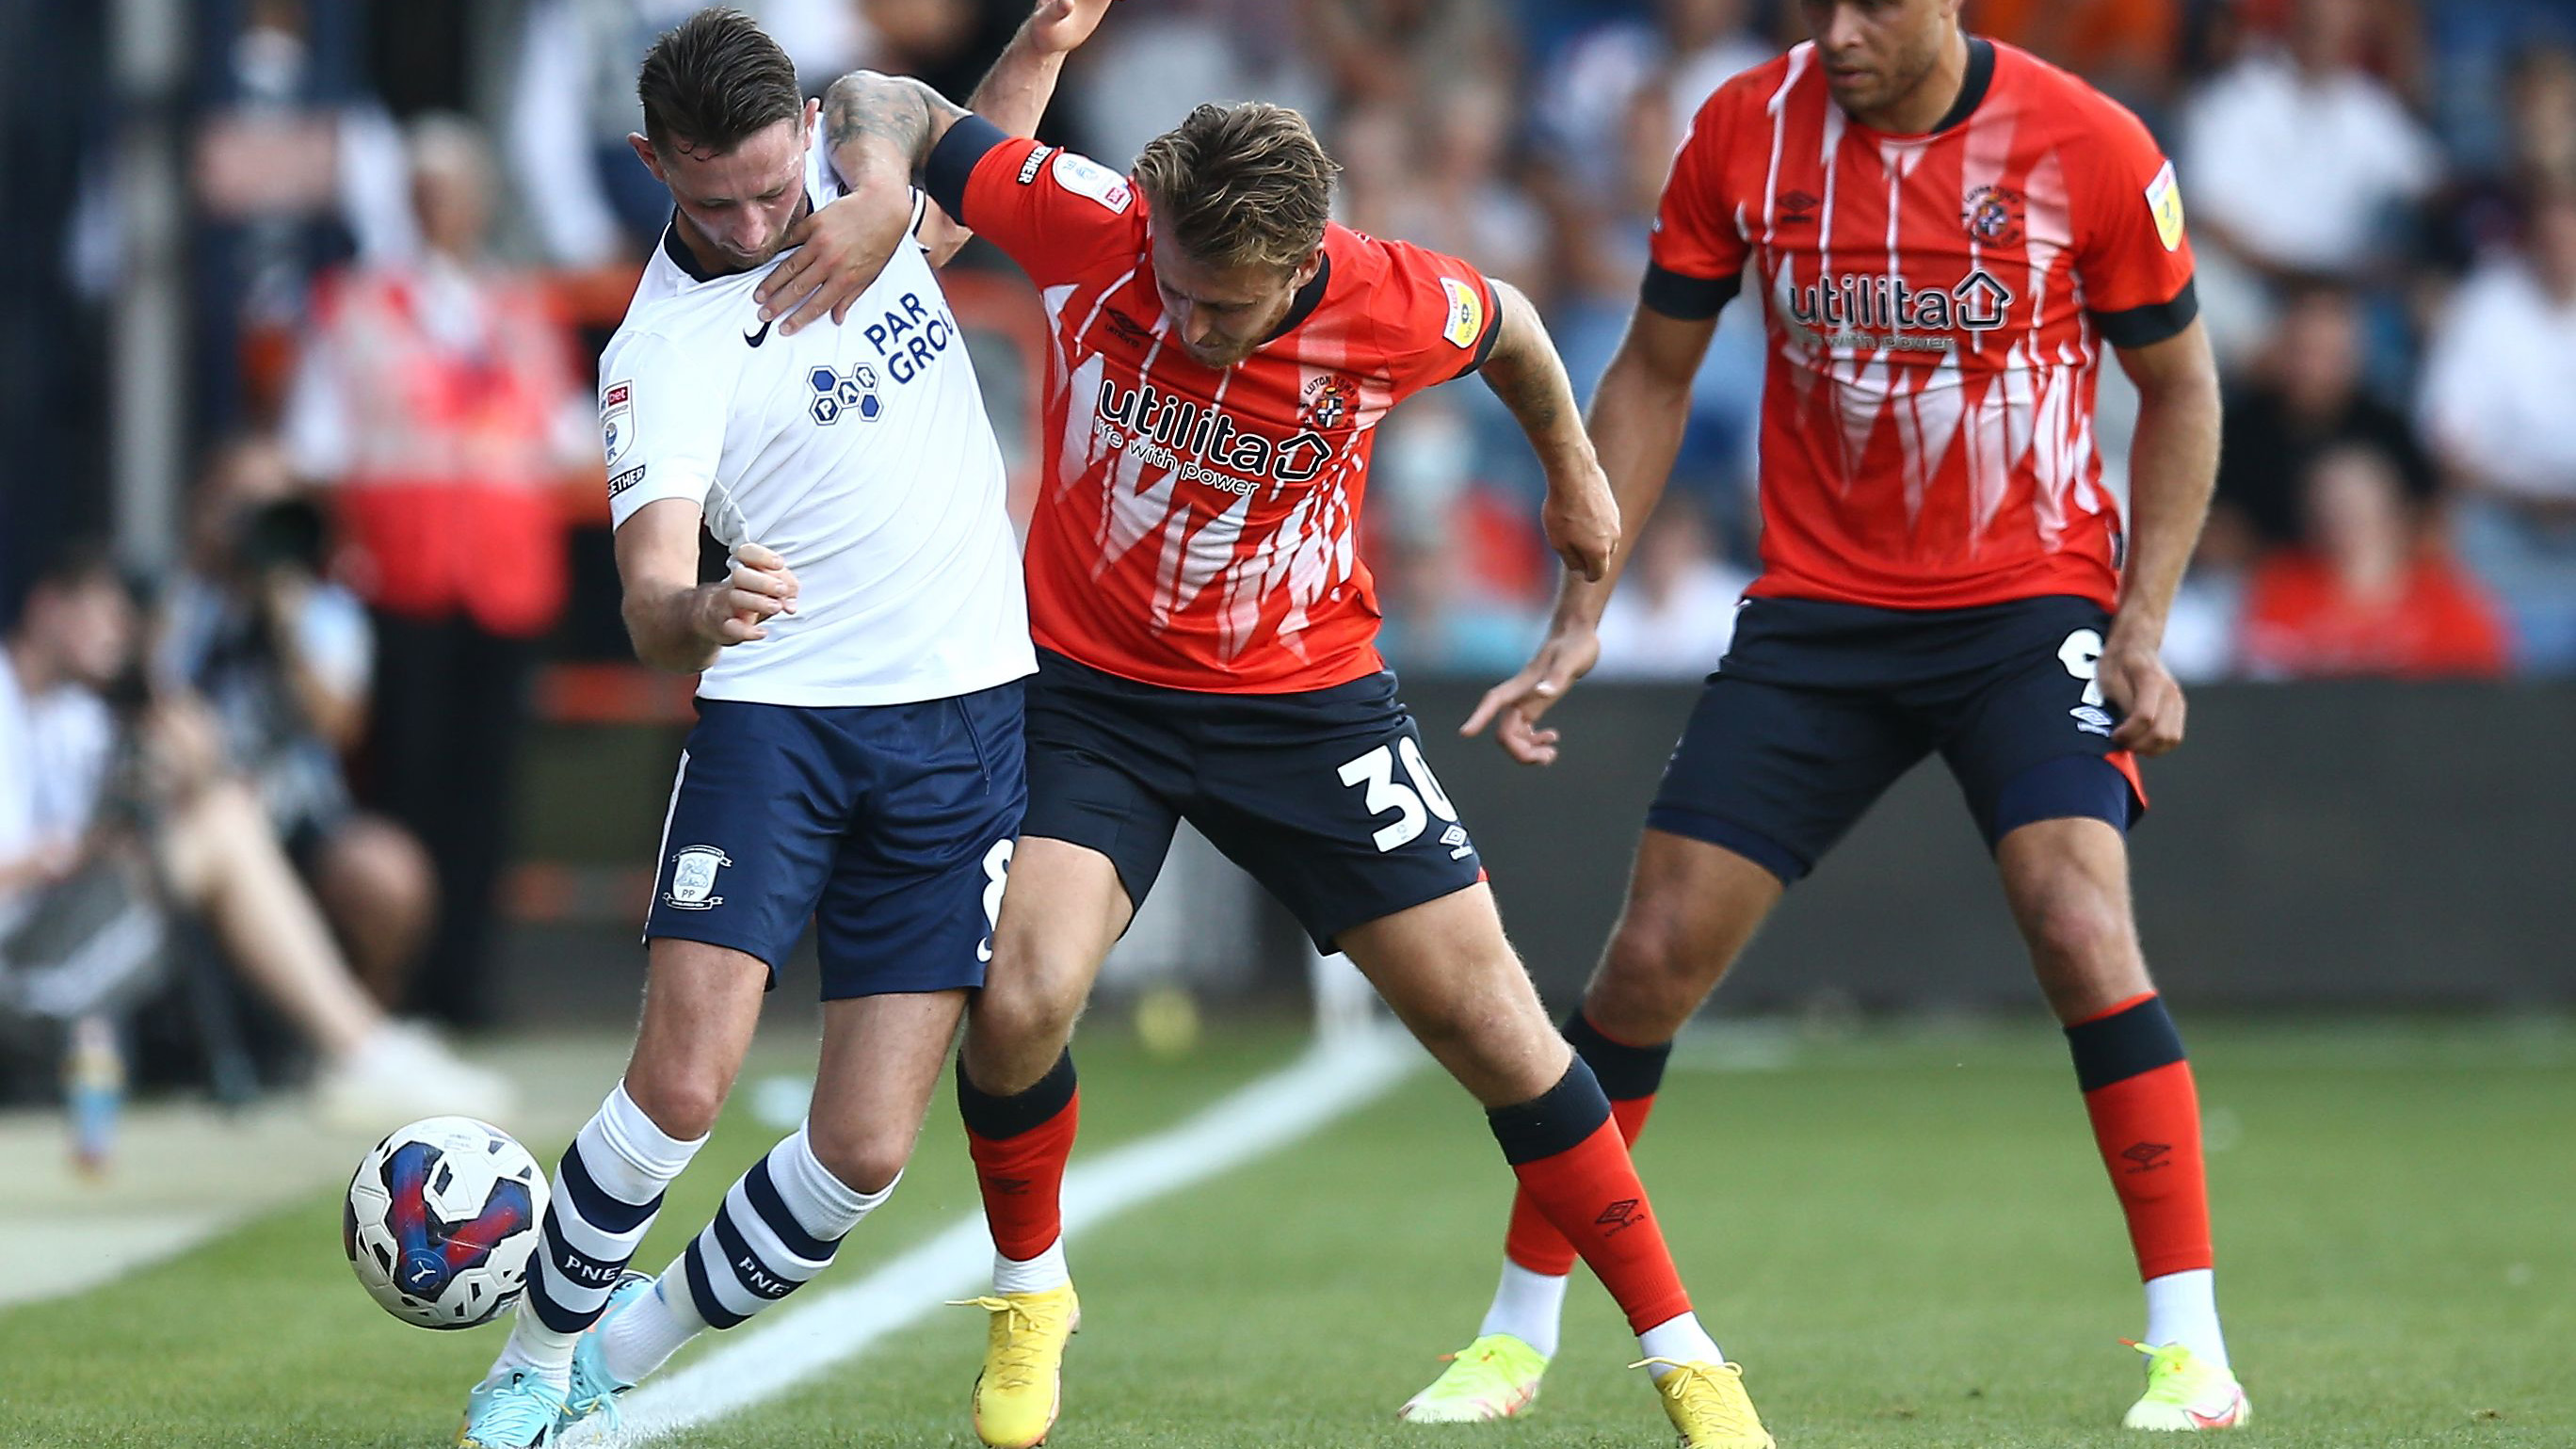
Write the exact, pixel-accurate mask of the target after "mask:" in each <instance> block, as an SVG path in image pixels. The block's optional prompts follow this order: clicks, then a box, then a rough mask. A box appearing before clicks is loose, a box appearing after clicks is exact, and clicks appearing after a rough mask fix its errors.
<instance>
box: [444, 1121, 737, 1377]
mask: <svg viewBox="0 0 2576 1449" xmlns="http://www.w3.org/2000/svg"><path fill="white" fill-rule="evenodd" d="M705 1142H706V1139H705V1138H703V1137H701V1138H699V1139H697V1140H696V1141H694V1142H683V1141H681V1140H679V1139H678V1138H676V1137H673V1136H671V1135H670V1134H669V1133H667V1132H664V1131H663V1130H662V1129H661V1128H659V1127H657V1126H655V1125H653V1119H652V1118H650V1117H647V1116H645V1115H644V1109H643V1108H641V1107H638V1106H636V1105H635V1099H634V1098H633V1097H630V1096H628V1095H627V1094H626V1084H625V1083H624V1082H622V1081H621V1082H619V1083H618V1084H617V1086H616V1088H615V1089H614V1090H612V1091H610V1092H609V1094H608V1100H607V1101H605V1102H603V1103H601V1104H600V1107H599V1111H598V1112H597V1113H596V1114H595V1115H593V1116H592V1117H591V1119H590V1121H589V1122H587V1123H585V1124H583V1126H582V1129H581V1131H580V1132H579V1133H577V1134H575V1135H574V1137H573V1139H572V1145H571V1146H569V1147H567V1148H565V1149H564V1155H563V1158H562V1160H561V1162H560V1163H558V1164H557V1166H556V1168H555V1178H554V1190H553V1192H552V1193H551V1194H550V1195H549V1196H548V1198H547V1201H546V1215H545V1226H544V1228H543V1229H542V1230H541V1232H540V1236H539V1238H538V1242H537V1252H536V1255H535V1257H534V1258H533V1259H532V1260H531V1261H530V1263H529V1266H528V1287H527V1296H526V1297H525V1298H523V1299H522V1300H521V1301H520V1304H519V1310H518V1313H517V1315H516V1316H515V1317H513V1318H512V1319H511V1321H510V1339H509V1342H507V1343H506V1344H504V1345H502V1347H501V1356H500V1358H499V1359H498V1360H497V1361H496V1362H495V1363H494V1364H493V1365H492V1371H493V1372H494V1373H500V1372H503V1371H506V1370H509V1369H529V1370H532V1371H534V1372H535V1373H536V1374H537V1375H538V1376H539V1377H541V1378H544V1379H546V1380H547V1381H549V1382H551V1383H553V1384H554V1385H556V1386H557V1387H562V1386H563V1385H564V1384H565V1383H567V1382H568V1381H569V1379H570V1375H571V1372H572V1348H573V1342H574V1340H576V1339H578V1338H580V1337H581V1334H582V1330H583V1329H585V1328H588V1327H589V1326H590V1324H591V1323H592V1322H593V1321H594V1320H596V1319H597V1317H598V1316H599V1311H600V1309H601V1308H602V1307H604V1306H605V1305H606V1304H607V1302H608V1293H609V1290H610V1289H611V1288H614V1287H615V1286H616V1285H617V1277H618V1274H620V1273H622V1272H624V1271H625V1269H626V1264H627V1262H628V1260H629V1259H631V1258H632V1257H633V1256H634V1254H635V1248H636V1245H637V1244H639V1243H641V1242H643V1240H644V1234H645V1233H646V1232H647V1231H648V1230H650V1229H651V1228H652V1226H653V1219H654V1217H655V1215H656V1214H658V1213H659V1212H660V1211H661V1206H662V1190H663V1189H664V1188H666V1187H669V1186H670V1185H671V1181H672V1179H674V1178H676V1177H678V1176H679V1175H680V1173H681V1171H682V1170H683V1169H685V1168H687V1167H688V1165H689V1159H690V1158H692V1157H694V1156H696V1155H697V1151H698V1148H699V1147H701V1146H703V1145H704V1144H705ZM549 1318H551V1319H553V1320H554V1322H552V1323H549V1322H548V1321H547V1320H548V1319H549Z"/></svg>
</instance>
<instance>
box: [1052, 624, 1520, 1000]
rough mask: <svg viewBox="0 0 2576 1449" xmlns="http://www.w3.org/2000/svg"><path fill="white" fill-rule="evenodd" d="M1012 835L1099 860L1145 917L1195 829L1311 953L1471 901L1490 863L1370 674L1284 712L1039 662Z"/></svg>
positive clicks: (1297, 700)
mask: <svg viewBox="0 0 2576 1449" xmlns="http://www.w3.org/2000/svg"><path fill="white" fill-rule="evenodd" d="M1028 770H1029V808H1028V815H1027V818H1026V823H1025V824H1024V825H1023V826H1022V827H1021V834H1022V835H1023V836H1024V837H1025V836H1038V837H1044V838H1046V839H1050V840H1062V841H1067V842H1070V843H1071V844H1074V845H1080V846H1085V847H1088V848H1090V849H1092V850H1096V851H1099V852H1100V853H1101V854H1103V855H1105V856H1108V857H1109V859H1110V860H1111V862H1112V863H1114V864H1115V865H1116V866H1117V867H1118V879H1119V881H1120V883H1121V884H1123V885H1124V886H1125V887H1126V890H1127V897H1128V899H1129V901H1131V902H1132V903H1134V904H1136V905H1139V906H1141V905H1143V904H1144V903H1145V896H1146V893H1147V892H1149V891H1151V890H1152V889H1153V888H1154V877H1155V876H1156V875H1157V874H1159V873H1160V872H1161V870H1162V868H1163V858H1164V856H1165V855H1166V854H1168V853H1169V851H1170V850H1171V845H1172V833H1173V831H1174V830H1175V829H1176V828H1177V827H1178V826H1179V824H1180V822H1181V821H1183V820H1187V821H1189V822H1190V824H1192V825H1193V826H1196V827H1197V828H1198V831H1199V833H1200V834H1202V835H1205V836H1206V837H1207V838H1208V841H1209V843H1210V844H1212V845H1214V846H1215V847H1216V848H1217V849H1218V850H1220V851H1223V852H1224V853H1225V855H1226V857H1227V858H1228V859H1230V860H1232V861H1233V862H1234V863H1235V864H1237V865H1239V866H1241V867H1243V868H1244V870H1245V871H1247V872H1249V873H1250V874H1251V876H1252V878H1253V879H1255V880H1257V881H1259V882H1261V884H1262V885H1263V886H1264V887H1266V888H1267V889H1268V890H1269V891H1270V892H1271V894H1273V895H1276V896H1277V897H1278V898H1279V899H1280V901H1281V902H1282V903H1284V904H1285V905H1286V906H1287V907H1288V909H1289V910H1290V911H1291V912H1292V913H1294V914H1295V915H1296V917H1297V920H1298V923H1299V924H1300V925H1302V926H1304V927H1305V928H1306V932H1307V934H1308V935H1310V936H1312V937H1314V939H1315V944H1316V946H1317V947H1319V948H1320V949H1323V950H1328V951H1329V950H1331V949H1333V940H1334V938H1335V937H1336V936H1338V935H1339V934H1341V933H1342V932H1343V931H1346V930H1349V929H1350V928H1351V927H1353V926H1359V925H1364V924H1366V923H1368V922H1370V921H1374V920H1378V919H1380V918H1382V917H1385V916H1391V915H1393V914H1395V913H1396V912H1398V911H1402V910H1407V909H1410V908H1411V907H1414V906H1418V905H1421V904H1423V903H1425V902H1427V901H1434V900H1438V899H1439V898H1440V897H1442V896H1446V895H1450V894H1452V893H1454V892H1457V891H1460V890H1464V889H1466V888H1467V887H1468V886H1471V885H1474V884H1475V883H1476V882H1478V881H1480V880H1482V879H1484V863H1483V862H1482V861H1481V860H1479V859H1478V858H1477V855H1476V847H1475V843H1474V842H1473V841H1471V840H1470V839H1469V838H1468V835H1467V828H1466V826H1464V825H1463V824H1461V823H1459V819H1458V808H1457V806H1456V805H1454V804H1452V803H1451V801H1450V799H1449V796H1448V794H1447V792H1445V791H1443V790H1442V789H1441V788H1440V782H1439V781H1438V780H1436V779H1434V778H1433V777H1432V774H1431V768H1430V766H1429V765H1427V764H1426V763H1424V761H1423V758H1422V736H1421V733H1420V732H1419V731H1418V730H1416V729H1415V728H1414V725H1413V717H1412V716H1411V715H1410V714H1408V713H1406V711H1405V708H1404V705H1403V704H1402V702H1400V701H1399V700H1397V698H1396V696H1395V676H1394V675H1392V674H1386V673H1379V674H1373V675H1370V676H1368V677H1366V678H1364V679H1355V680H1352V681H1351V682H1350V683H1348V684H1340V685H1335V686H1334V687H1332V688H1330V689H1318V690H1308V691H1304V692H1300V693H1294V694H1210V693H1201V692H1198V691H1195V690H1182V689H1165V688H1162V687H1159V686H1156V685H1150V684H1140V683H1137V682H1136V681H1134V680H1130V679H1122V678H1120V677H1118V676H1116V675H1113V674H1105V673H1103V672H1101V671H1099V670H1097V669H1093V668H1090V667H1088V666H1086V665H1083V664H1079V663H1076V662H1075V661H1073V660H1071V659H1068V658H1066V657H1064V656H1063V655H1061V654H1055V653H1051V652H1048V651H1046V650H1040V651H1039V652H1038V673H1037V677H1036V678H1035V679H1034V680H1032V681H1031V682H1030V685H1029V696H1028Z"/></svg>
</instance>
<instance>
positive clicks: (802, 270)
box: [755, 0, 1110, 336]
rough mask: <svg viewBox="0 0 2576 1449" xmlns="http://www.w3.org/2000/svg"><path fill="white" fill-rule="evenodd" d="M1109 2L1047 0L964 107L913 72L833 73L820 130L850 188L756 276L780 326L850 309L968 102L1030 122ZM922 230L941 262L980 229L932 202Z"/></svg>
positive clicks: (1014, 123) (1026, 127)
mask: <svg viewBox="0 0 2576 1449" xmlns="http://www.w3.org/2000/svg"><path fill="white" fill-rule="evenodd" d="M1109 4H1110V0H1041V3H1039V5H1038V6H1037V8H1035V9H1034V10H1032V11H1030V12H1029V18H1028V19H1026V20H1024V21H1022V22H1021V23H1020V28H1019V30H1018V31H1017V33H1015V34H1014V35H1012V37H1011V43H1010V44H1009V45H1008V46H1006V47H1004V48H1003V51H1002V54H1001V57H1000V58H999V59H997V60H995V61H994V62H993V68H992V69H991V70H989V71H987V72H985V74H984V79H983V81H982V83H981V84H979V85H977V86H976V87H975V94H974V95H973V96H972V97H970V98H969V99H968V102H967V106H965V107H960V106H958V105H956V104H955V103H954V102H952V101H950V100H949V99H948V98H947V97H946V96H943V95H941V94H940V93H939V92H937V91H936V90H933V89H931V88H930V87H929V86H928V85H926V84H924V83H923V82H921V81H919V80H916V79H914V78H912V77H910V76H889V75H882V74H879V73H878V72H876V71H868V70H862V71H852V72H851V73H850V74H848V75H845V76H843V77H841V78H840V79H839V80H837V81H834V82H833V83H832V87H831V89H830V90H828V91H826V92H824V94H823V139H824V145H825V146H826V147H828V148H829V152H830V154H829V157H828V159H829V160H830V162H831V165H832V169H833V170H834V171H835V172H837V173H839V175H840V178H841V182H842V185H843V186H844V187H846V188H847V194H846V195H844V196H843V197H842V198H841V199H840V200H838V201H836V202H833V203H832V204H831V205H829V206H827V207H824V208H823V209H822V210H820V211H818V212H815V213H814V214H813V215H812V216H809V217H807V218H805V219H804V220H803V221H801V222H798V223H797V224H796V226H795V228H794V229H793V230H791V231H790V232H789V233H788V238H787V240H788V244H789V245H790V246H792V247H794V248H795V251H793V252H792V253H790V254H789V255H788V257H787V258H786V259H785V260H784V261H782V262H780V263H779V264H778V266H777V268H776V269H775V270H774V271H772V272H771V273H770V274H769V277H768V278H767V279H766V280H765V281H763V282H762V283H761V284H760V288H759V291H758V292H757V293H756V294H755V295H756V296H757V297H758V299H759V301H760V304H761V315H762V316H764V317H768V316H783V317H784V318H785V320H784V321H783V322H782V323H781V324H780V326H779V331H780V333H781V334H782V335H788V336H792V335H794V334H795V333H796V332H797V331H799V330H800V329H802V328H803V327H805V326H806V325H807V324H809V323H812V322H816V321H819V320H821V318H822V317H823V315H824V314H825V313H827V312H828V313H830V314H831V317H832V320H833V321H835V322H839V321H841V320H843V319H844V318H846V317H847V316H848V315H849V312H850V304H851V303H852V302H853V301H855V300H857V298H858V295H859V293H861V292H863V291H866V290H867V287H868V284H869V283H870V282H873V281H875V280H876V278H877V273H878V272H880V271H882V270H884V268H885V264H886V260H887V259H888V258H890V257H892V256H893V255H894V252H895V248H897V247H899V246H901V245H903V237H904V230H905V227H906V225H908V224H909V223H910V221H911V219H912V185H913V182H914V180H915V178H917V177H918V176H919V175H920V174H921V167H922V164H923V163H924V162H926V161H928V160H929V159H930V151H931V148H932V147H934V146H936V145H938V144H939V138H940V137H942V136H945V135H947V134H948V128H949V127H950V126H951V125H954V124H955V123H956V122H957V121H958V120H959V119H960V118H962V117H963V116H965V115H966V114H967V110H968V109H969V108H971V109H972V110H973V111H974V112H975V113H977V114H979V115H981V116H983V117H984V119H986V120H988V121H991V122H992V123H993V124H994V125H996V126H998V127H1000V128H1001V129H1002V130H1003V131H1004V132H1006V133H1008V134H1010V135H1014V136H1027V135H1033V134H1035V133H1036V131H1037V128H1038V119H1039V118H1040V117H1041V116H1044V115H1045V114H1046V108H1047V102H1049V101H1050V100H1053V99H1054V97H1055V85H1056V80H1057V78H1058V77H1059V76H1061V75H1062V74H1063V72H1064V58H1065V56H1067V55H1069V54H1071V53H1072V52H1073V51H1074V49H1075V48H1077V47H1079V46H1080V45H1081V44H1082V43H1083V42H1084V41H1086V40H1088V39H1090V38H1091V32H1092V31H1093V30H1095V29H1097V28H1099V25H1100V18H1101V16H1102V15H1103V14H1104V13H1106V12H1107V10H1108V9H1109ZM915 234H916V235H917V236H918V237H919V239H920V241H921V245H922V247H923V248H924V249H925V250H926V251H927V252H928V253H929V255H930V264H931V265H932V266H934V267H935V266H942V265H945V264H946V263H947V261H948V259H949V258H950V257H953V256H955V255H956V254H957V249H958V248H960V247H962V246H964V245H965V244H966V242H967V239H968V238H969V237H971V236H973V235H974V233H973V232H971V231H969V230H967V229H966V228H965V227H964V226H962V225H960V224H959V223H958V222H956V221H955V220H954V219H952V218H951V217H949V215H948V214H947V213H946V212H944V211H941V210H939V209H938V208H937V207H936V206H933V207H932V208H931V209H930V211H929V213H928V215H927V216H926V217H925V218H924V219H923V221H922V224H921V226H920V228H919V229H918V231H917V232H916V233H915Z"/></svg>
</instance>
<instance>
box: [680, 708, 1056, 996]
mask: <svg viewBox="0 0 2576 1449" xmlns="http://www.w3.org/2000/svg"><path fill="white" fill-rule="evenodd" d="M1022 690H1023V685H1022V684H1021V683H1020V682H1019V681H1016V680H1015V681H1013V682H1011V683H1009V684H1005V685H1001V686H999V687H997V688H993V689H987V690H982V691H979V692H977V693H975V694H969V695H962V696H959V697H957V698H954V699H935V700H925V701H922V702H920V703H917V704H891V705H864V706H847V707H840V708H821V709H815V708H802V707H795V706H789V705H778V704H753V703H748V702H744V701H740V700H726V699H702V700H700V701H698V723H697V727H696V728H694V729H692V730H690V731H689V743H688V747H687V748H686V749H685V750H683V751H682V752H681V755H680V774H679V779H678V780H677V782H675V783H674V784H673V786H672V789H671V809H670V815H669V817H668V819H667V820H666V822H665V824H664V826H663V831H662V851H661V858H660V861H659V862H658V864H657V866H656V870H655V875H654V881H653V908H652V914H651V915H650V916H649V917H648V918H647V919H646V921H645V926H644V935H645V938H646V939H648V940H652V939H660V938H669V939H675V940H683V941H704V942H708V943H710V944H712V945H717V946H730V947H732V948H733V949H735V950H737V951H741V952H744V953H746V954H748V955H751V956H755V957H757V958H759V959H760V960H762V961H764V962H766V963H768V965H769V968H770V983H771V984H772V985H773V986H774V985H776V984H777V973H778V967H779V965H780V964H781V963H782V962H784V961H785V960H786V959H787V953H788V952H789V950H790V949H791V948H793V947H794V946H795V944H796V938H797V937H798V936H799V935H801V934H803V932H804V929H805V923H806V922H807V921H808V920H811V921H813V922H814V924H815V936H816V943H817V946H818V953H819V955H820V958H821V962H822V976H823V999H824V1000H826V1001H837V1000H841V999H843V998H846V997H852V996H882V995H887V994H890V993H894V992H918V991H946V990H950V989H953V988H957V987H970V986H981V985H983V984H984V963H985V962H986V961H988V960H990V959H991V958H992V951H993V943H992V931H993V918H994V914H995V912H996V911H998V910H999V908H1000V906H1001V899H1002V882H1003V879H1004V874H1005V872H1006V871H1007V870H1008V868H1009V866H1010V860H1011V847H1012V843H1013V841H1014V840H1015V839H1017V837H1018V835H1019V829H1020V811H1021V809H1022V807H1023V806H1024V805H1025V804H1026V802H1027V799H1028V781H1027V774H1026V770H1025V767H1024V761H1023V755H1022V747H1021V738H1020V717H1021V707H1022V704H1021V701H1022Z"/></svg>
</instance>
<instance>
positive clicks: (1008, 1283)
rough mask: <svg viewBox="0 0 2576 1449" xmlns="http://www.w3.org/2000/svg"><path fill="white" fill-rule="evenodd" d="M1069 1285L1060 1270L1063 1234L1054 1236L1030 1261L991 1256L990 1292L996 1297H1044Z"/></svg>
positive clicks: (1070, 1277)
mask: <svg viewBox="0 0 2576 1449" xmlns="http://www.w3.org/2000/svg"><path fill="white" fill-rule="evenodd" d="M1072 1281H1073V1274H1072V1273H1071V1272H1070V1271H1068V1270H1067V1269H1066V1268H1065V1266H1064V1234H1062V1233H1058V1234H1056V1238H1055V1241H1054V1242H1052V1243H1049V1244H1047V1249H1046V1251H1045V1252H1043V1253H1040V1254H1038V1255H1037V1256H1036V1257H1034V1258H1027V1259H1022V1258H1005V1257H1003V1256H1002V1255H1001V1254H999V1253H995V1254H994V1255H993V1291H994V1292H996V1293H1044V1292H1045V1291H1047V1290H1048V1289H1050V1288H1061V1287H1063V1286H1064V1285H1065V1284H1067V1283H1070V1282H1072Z"/></svg>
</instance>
